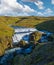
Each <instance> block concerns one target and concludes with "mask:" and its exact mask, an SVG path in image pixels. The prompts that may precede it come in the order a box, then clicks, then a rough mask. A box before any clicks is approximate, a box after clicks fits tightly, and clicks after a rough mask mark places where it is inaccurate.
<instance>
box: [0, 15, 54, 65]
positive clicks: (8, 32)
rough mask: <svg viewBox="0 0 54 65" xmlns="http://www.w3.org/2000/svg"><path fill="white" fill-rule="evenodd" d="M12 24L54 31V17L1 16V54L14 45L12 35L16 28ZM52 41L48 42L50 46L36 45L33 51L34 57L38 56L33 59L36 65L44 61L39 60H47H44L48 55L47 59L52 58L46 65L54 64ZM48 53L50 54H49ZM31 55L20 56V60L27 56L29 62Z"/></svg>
mask: <svg viewBox="0 0 54 65" xmlns="http://www.w3.org/2000/svg"><path fill="white" fill-rule="evenodd" d="M11 26H24V27H33V28H37V29H38V30H47V31H49V32H52V33H54V17H38V16H29V17H8V16H0V56H1V55H3V54H4V52H5V50H6V49H8V48H11V47H12V36H13V34H14V30H13V28H11ZM52 36H53V38H54V35H52ZM51 43H52V44H47V45H50V46H49V47H48V46H47V45H44V46H43V45H41V46H36V48H35V49H36V50H34V51H35V52H34V51H33V53H32V54H31V57H32V58H33V57H36V58H34V60H33V61H34V63H33V64H34V65H35V63H36V64H37V65H38V63H42V62H39V61H41V60H43V62H46V61H45V60H44V59H45V58H46V57H47V61H48V60H49V59H50V60H49V61H48V63H47V62H46V63H47V64H46V63H45V65H54V62H53V61H52V62H51V60H54V59H53V58H54V55H51V54H54V52H53V51H52V53H51V49H52V50H54V48H53V47H52V46H54V44H53V42H51ZM44 49H46V50H44ZM44 51H45V54H46V55H44V54H43V53H44ZM48 52H49V53H48ZM41 53H42V54H41ZM38 54H39V55H38ZM47 54H48V55H49V56H47ZM33 55H34V56H33ZM29 56H30V55H28V57H27V56H25V57H24V56H23V57H20V58H19V59H20V62H21V61H22V60H23V58H25V60H26V63H27V62H28V60H29V61H30V60H31V61H32V59H31V58H30V57H29ZM45 56H46V57H45ZM15 58H16V57H15ZM15 58H14V63H15V64H14V65H16V61H15ZM17 58H18V56H17ZM36 60H37V61H36ZM30 63H31V62H29V64H28V65H32V63H31V64H30ZM26 65H27V64H26ZM39 65H40V64H39ZM41 65H42V64H41ZM43 65H44V64H43Z"/></svg>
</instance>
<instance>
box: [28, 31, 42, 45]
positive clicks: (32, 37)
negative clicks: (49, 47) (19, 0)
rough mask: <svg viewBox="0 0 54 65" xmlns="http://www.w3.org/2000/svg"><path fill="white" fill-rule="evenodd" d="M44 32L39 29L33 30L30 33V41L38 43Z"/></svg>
mask: <svg viewBox="0 0 54 65" xmlns="http://www.w3.org/2000/svg"><path fill="white" fill-rule="evenodd" d="M41 36H42V33H41V32H39V31H36V32H33V33H31V34H30V36H29V37H30V38H29V42H30V43H32V44H37V42H38V40H40V38H41Z"/></svg>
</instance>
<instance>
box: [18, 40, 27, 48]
mask: <svg viewBox="0 0 54 65" xmlns="http://www.w3.org/2000/svg"><path fill="white" fill-rule="evenodd" d="M18 46H19V47H24V48H26V47H28V44H27V43H26V42H25V41H24V40H21V41H20V42H19V43H18Z"/></svg>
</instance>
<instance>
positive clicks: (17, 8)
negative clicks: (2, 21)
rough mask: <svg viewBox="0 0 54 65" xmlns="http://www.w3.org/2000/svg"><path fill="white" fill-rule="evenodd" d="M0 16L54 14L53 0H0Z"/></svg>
mask: <svg viewBox="0 0 54 65" xmlns="http://www.w3.org/2000/svg"><path fill="white" fill-rule="evenodd" d="M0 16H54V0H0Z"/></svg>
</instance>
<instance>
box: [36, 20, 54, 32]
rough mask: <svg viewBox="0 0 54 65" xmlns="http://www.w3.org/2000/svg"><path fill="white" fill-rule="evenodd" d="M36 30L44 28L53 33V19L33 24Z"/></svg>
mask: <svg viewBox="0 0 54 65" xmlns="http://www.w3.org/2000/svg"><path fill="white" fill-rule="evenodd" d="M35 28H37V29H38V30H46V31H49V32H53V33H54V20H47V21H44V22H42V23H40V24H38V25H35Z"/></svg>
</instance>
